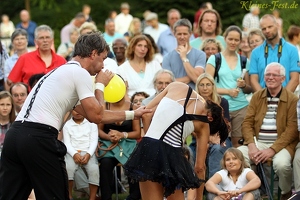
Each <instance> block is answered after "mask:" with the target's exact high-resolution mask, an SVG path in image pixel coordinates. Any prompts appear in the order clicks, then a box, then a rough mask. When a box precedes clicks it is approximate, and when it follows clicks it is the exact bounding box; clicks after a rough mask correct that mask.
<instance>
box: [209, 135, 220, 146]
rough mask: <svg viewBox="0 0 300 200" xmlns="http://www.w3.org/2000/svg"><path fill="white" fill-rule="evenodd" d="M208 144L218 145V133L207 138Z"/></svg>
mask: <svg viewBox="0 0 300 200" xmlns="http://www.w3.org/2000/svg"><path fill="white" fill-rule="evenodd" d="M209 143H211V144H220V135H219V133H215V134H213V135H210V136H209Z"/></svg>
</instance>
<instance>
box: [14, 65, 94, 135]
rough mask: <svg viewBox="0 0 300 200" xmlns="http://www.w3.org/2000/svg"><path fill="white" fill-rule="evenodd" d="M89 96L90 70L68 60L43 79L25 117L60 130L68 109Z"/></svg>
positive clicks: (91, 91)
mask: <svg viewBox="0 0 300 200" xmlns="http://www.w3.org/2000/svg"><path fill="white" fill-rule="evenodd" d="M42 79H43V78H41V79H40V80H42ZM38 83H39V82H38ZM38 83H37V84H36V85H35V86H34V87H33V88H32V90H31V92H30V93H29V95H28V97H27V99H26V100H25V102H24V105H23V106H22V109H21V111H20V113H19V114H18V116H17V119H16V121H21V120H23V118H24V115H25V113H26V110H27V107H28V105H29V102H30V101H31V98H32V95H33V93H34V92H35V88H36V87H37V86H38ZM92 96H95V95H94V92H93V86H92V81H91V76H90V74H89V73H88V71H87V70H85V69H84V68H82V67H81V65H80V64H79V63H78V62H76V61H70V62H68V63H66V64H64V65H62V66H61V67H59V68H57V69H56V70H55V71H54V72H53V73H52V74H50V75H49V76H48V77H47V78H46V79H45V81H44V82H43V83H42V85H41V87H40V90H39V91H38V93H37V95H36V98H35V101H34V103H33V105H32V108H31V111H30V114H29V116H28V118H27V119H26V120H25V121H30V122H37V123H42V124H47V125H50V126H53V127H54V128H56V129H57V130H59V129H60V128H61V125H62V123H63V119H64V116H65V114H66V113H67V111H69V110H71V109H72V108H73V107H74V106H75V104H78V103H80V102H78V101H79V100H82V99H85V98H87V97H92Z"/></svg>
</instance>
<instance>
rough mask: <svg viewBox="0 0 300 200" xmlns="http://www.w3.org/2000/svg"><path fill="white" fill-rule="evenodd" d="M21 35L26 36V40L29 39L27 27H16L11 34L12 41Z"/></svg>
mask: <svg viewBox="0 0 300 200" xmlns="http://www.w3.org/2000/svg"><path fill="white" fill-rule="evenodd" d="M19 35H23V36H25V37H26V40H27V39H28V34H27V31H26V30H25V29H22V28H16V30H15V31H14V32H13V33H12V34H11V37H10V39H11V41H13V40H14V39H15V38H16V37H17V36H19Z"/></svg>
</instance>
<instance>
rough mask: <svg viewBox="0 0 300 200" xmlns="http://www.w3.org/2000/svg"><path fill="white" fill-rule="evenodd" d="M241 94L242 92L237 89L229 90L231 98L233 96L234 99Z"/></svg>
mask: <svg viewBox="0 0 300 200" xmlns="http://www.w3.org/2000/svg"><path fill="white" fill-rule="evenodd" d="M239 92H240V90H239V89H236V88H234V89H228V94H229V96H231V97H233V98H235V97H237V96H238V94H239Z"/></svg>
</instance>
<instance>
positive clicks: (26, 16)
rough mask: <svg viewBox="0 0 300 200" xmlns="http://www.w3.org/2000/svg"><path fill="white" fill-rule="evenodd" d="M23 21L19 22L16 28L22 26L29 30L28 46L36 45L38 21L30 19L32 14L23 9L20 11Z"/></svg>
mask: <svg viewBox="0 0 300 200" xmlns="http://www.w3.org/2000/svg"><path fill="white" fill-rule="evenodd" d="M20 19H21V22H20V23H19V24H17V26H16V28H22V29H25V30H26V31H27V34H28V47H35V43H34V30H35V28H36V26H37V25H36V23H35V22H33V21H31V20H30V15H29V12H28V11H27V10H22V11H21V12H20Z"/></svg>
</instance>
